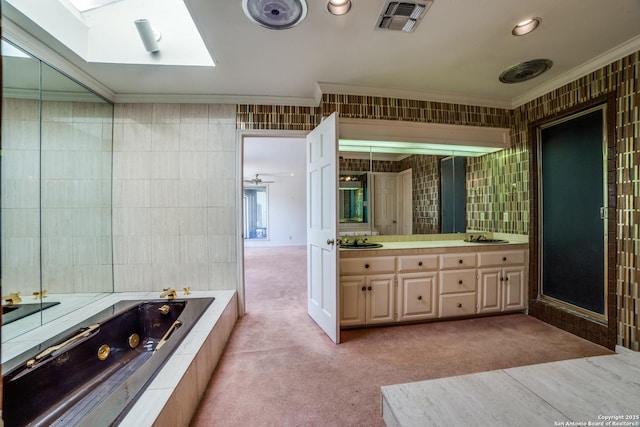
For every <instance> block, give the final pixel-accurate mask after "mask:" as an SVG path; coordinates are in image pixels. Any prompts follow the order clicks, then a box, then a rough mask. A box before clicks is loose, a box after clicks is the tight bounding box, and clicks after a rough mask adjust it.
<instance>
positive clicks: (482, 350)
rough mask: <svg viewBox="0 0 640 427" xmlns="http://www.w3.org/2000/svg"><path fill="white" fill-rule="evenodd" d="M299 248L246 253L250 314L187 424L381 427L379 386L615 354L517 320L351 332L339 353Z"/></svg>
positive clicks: (541, 325) (514, 317) (532, 321)
mask: <svg viewBox="0 0 640 427" xmlns="http://www.w3.org/2000/svg"><path fill="white" fill-rule="evenodd" d="M305 250H306V249H305V248H304V247H284V248H247V249H246V250H245V276H246V300H247V315H246V316H245V317H243V318H241V319H239V320H238V323H237V325H236V327H235V329H234V331H233V333H232V336H231V338H230V341H229V344H228V345H227V348H226V349H225V352H224V354H223V357H222V359H221V361H220V364H219V366H218V368H217V370H216V372H215V373H214V375H213V377H212V378H211V383H210V384H209V388H208V390H207V392H206V393H205V396H204V397H203V399H202V402H201V404H200V407H199V409H198V412H197V413H196V415H195V416H194V419H193V420H192V425H193V426H222V427H227V426H229V427H230V426H243V427H249V426H340V427H342V426H383V425H384V423H383V421H382V418H381V416H380V386H383V385H390V384H399V383H405V382H412V381H420V380H425V379H431V378H440V377H447V376H453V375H461V374H467V373H473V372H481V371H488V370H493V369H503V368H509V367H514V366H523V365H530V364H535V363H543V362H550V361H555V360H562V359H570V358H577V357H587V356H594V355H604V354H611V352H610V351H609V350H607V349H606V348H604V347H600V346H598V345H596V344H592V343H590V342H588V341H585V340H583V339H581V338H578V337H576V336H574V335H571V334H569V333H567V332H564V331H562V330H559V329H556V328H554V327H552V326H550V325H547V324H545V323H542V322H540V321H538V320H536V319H533V318H532V317H529V316H526V315H523V314H510V315H503V316H491V317H482V318H476V319H465V320H455V321H444V322H432V323H424V324H416V325H404V326H391V327H378V328H366V329H357V330H348V331H343V332H342V341H343V343H342V344H339V345H337V346H336V345H334V344H333V343H332V342H331V341H330V340H329V339H328V338H327V337H326V336H325V335H324V333H323V332H322V331H321V330H320V329H319V328H318V327H317V326H316V325H315V323H313V321H312V320H311V319H310V318H309V317H308V315H307V313H306V252H305Z"/></svg>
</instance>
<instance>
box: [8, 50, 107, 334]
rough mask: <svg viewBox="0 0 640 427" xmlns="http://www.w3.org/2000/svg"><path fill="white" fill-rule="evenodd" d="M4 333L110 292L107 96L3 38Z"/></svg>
mask: <svg viewBox="0 0 640 427" xmlns="http://www.w3.org/2000/svg"><path fill="white" fill-rule="evenodd" d="M2 61H3V67H2V83H3V87H2V139H1V141H2V157H1V163H0V168H1V179H0V192H1V200H0V203H1V205H0V208H1V209H0V220H1V224H2V226H1V230H0V232H1V245H2V248H1V252H2V257H1V263H2V265H1V273H2V340H3V342H5V341H7V340H10V339H12V338H15V337H16V336H19V335H20V334H22V333H23V332H25V331H27V330H30V329H33V328H36V327H38V326H40V325H42V324H43V323H46V322H48V321H51V320H53V319H55V318H58V317H59V316H62V315H64V314H67V313H69V312H70V311H73V310H76V309H78V308H80V307H82V306H84V305H85V304H87V303H88V302H92V301H94V300H95V299H96V298H99V297H101V296H104V295H106V294H107V293H110V292H113V262H112V240H111V234H112V233H111V176H112V170H111V165H112V162H111V159H112V139H113V138H112V132H113V105H112V104H111V103H109V102H107V101H105V100H104V99H102V98H101V97H99V96H97V95H95V94H94V93H92V92H91V91H89V90H88V89H86V88H85V87H84V86H82V85H80V84H79V83H77V82H75V81H74V80H72V79H70V78H69V77H67V76H65V75H64V74H62V73H61V72H59V71H57V70H55V69H54V68H52V67H50V66H48V65H47V64H45V63H44V62H42V61H40V60H39V59H37V58H35V57H33V56H32V55H30V54H29V53H28V52H26V51H24V50H22V49H20V48H18V47H17V46H15V45H12V44H11V43H9V42H7V41H5V40H4V39H3V40H2Z"/></svg>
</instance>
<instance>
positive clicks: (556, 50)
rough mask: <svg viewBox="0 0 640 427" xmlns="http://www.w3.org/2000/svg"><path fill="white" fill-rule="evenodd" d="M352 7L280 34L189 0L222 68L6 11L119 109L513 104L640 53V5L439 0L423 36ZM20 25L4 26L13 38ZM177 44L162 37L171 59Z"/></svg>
mask: <svg viewBox="0 0 640 427" xmlns="http://www.w3.org/2000/svg"><path fill="white" fill-rule="evenodd" d="M6 1H8V0H3V5H2V6H3V13H5V5H6ZM47 1H53V0H47ZM56 1H57V0H56ZM140 1H142V0H140ZM148 1H150V2H153V0H148ZM352 1H353V7H352V9H351V11H350V12H349V13H348V14H347V15H345V16H333V15H331V14H329V13H328V12H327V10H326V0H307V4H308V14H307V17H306V18H305V20H304V21H303V22H301V23H300V24H299V25H298V26H296V27H294V28H292V29H288V30H280V31H276V30H269V29H265V28H262V27H260V26H258V25H256V24H255V23H253V22H251V21H250V20H249V19H248V18H247V17H246V16H245V15H244V13H243V10H242V2H241V0H224V1H221V0H216V1H213V0H185V4H186V6H187V9H188V10H189V12H190V14H191V17H192V18H193V21H194V22H195V24H196V26H197V28H198V30H199V32H200V35H201V36H202V39H203V40H204V43H205V45H206V47H207V49H208V51H209V53H210V54H211V55H212V57H213V58H214V59H215V61H216V66H215V67H203V66H188V65H171V66H167V65H154V64H108V63H96V62H87V61H86V60H84V59H82V58H81V57H79V56H78V55H75V54H74V53H73V52H72V51H70V49H68V48H65V47H64V46H63V45H62V44H61V43H60V42H58V41H56V40H54V39H53V38H52V37H51V36H50V35H49V34H48V33H46V32H45V31H43V30H42V29H38V27H36V26H34V25H33V23H32V22H30V20H29V19H27V18H26V17H25V16H23V15H22V14H21V13H16V12H15V11H14V10H12V9H9V10H7V11H6V13H9V14H10V16H9V18H10V21H13V23H15V24H16V26H17V27H19V28H23V29H25V30H26V31H27V32H28V33H31V34H33V35H35V37H36V38H38V39H39V40H41V41H42V42H44V43H45V44H46V45H47V46H49V47H51V48H53V49H54V50H56V51H57V52H58V53H60V54H61V55H63V56H64V57H66V58H67V59H68V60H69V61H71V62H72V63H73V64H75V66H77V67H78V68H79V69H80V70H82V71H84V72H86V73H88V74H89V75H90V76H92V77H93V78H94V79H95V80H96V81H97V82H99V84H98V85H102V86H101V88H102V89H103V92H106V93H103V95H106V96H107V97H109V98H110V99H112V100H114V101H116V102H139V101H154V102H170V101H171V100H176V101H184V100H189V99H191V100H192V101H194V102H262V103H267V104H297V105H317V104H318V102H319V100H320V95H321V93H322V92H325V93H353V94H365V95H367V94H368V95H383V96H399V97H403V98H411V99H429V100H442V101H450V102H457V103H465V104H471V105H487V106H500V107H506V108H510V107H513V106H515V105H520V104H522V103H524V102H526V101H528V100H530V99H533V98H534V97H536V96H539V95H541V94H543V93H545V92H547V91H549V90H552V89H554V88H556V87H558V86H560V85H561V84H564V83H566V82H568V81H572V80H574V79H575V78H577V77H579V76H580V75H584V74H585V73H587V72H590V71H592V70H594V69H597V68H599V67H600V66H602V65H605V64H607V63H609V62H611V61H612V60H615V59H618V58H619V57H622V56H624V55H626V54H628V53H631V52H635V51H637V50H639V49H640V24H639V23H640V0H608V1H603V0H535V1H534V0H482V1H478V0H475V1H473V0H434V2H433V5H432V6H431V8H430V9H429V10H428V12H427V14H426V16H425V17H424V19H423V20H422V22H421V24H420V25H419V26H418V28H417V29H416V31H415V32H413V33H402V32H387V31H381V30H376V29H374V27H375V24H376V20H377V17H378V15H379V14H380V12H381V10H382V8H383V5H384V4H385V0H352ZM116 4H119V5H120V6H118V7H121V6H122V4H126V2H122V3H116ZM107 7H112V6H107ZM6 13H5V15H6ZM529 16H537V17H540V18H542V24H541V26H540V27H539V28H538V30H536V31H535V32H533V33H531V34H529V35H526V36H522V37H515V36H512V35H511V29H512V27H513V26H514V25H515V24H516V23H517V22H519V21H521V20H523V19H524V18H526V17H529ZM149 18H150V19H152V18H153V17H152V16H151V17H149ZM5 28H8V32H7V31H4V30H5ZM11 28H12V22H7V25H5V21H4V20H3V32H4V33H5V35H7V34H8V36H9V37H11ZM131 28H133V23H132V22H130V19H129V18H128V17H127V20H126V21H125V22H122V23H119V24H114V25H113V26H112V30H111V31H112V32H113V33H114V39H115V38H117V39H118V40H121V38H120V36H121V34H120V33H121V32H123V31H130V29H131ZM133 34H134V37H137V34H135V33H133ZM116 36H117V37H116ZM170 37H171V34H169V33H164V32H163V39H162V40H161V41H160V48H161V52H162V48H163V43H167V44H168V43H170ZM122 43H123V42H122V41H120V42H118V43H112V48H113V49H114V50H115V51H117V50H118V49H120V48H121V46H122V45H123V44H122ZM130 43H132V44H133V43H135V44H137V45H139V44H140V41H139V40H137V39H136V40H132V41H131V42H130ZM140 49H141V51H142V53H141V54H144V55H147V54H146V52H144V51H143V50H142V47H141V45H140ZM185 49H186V47H185ZM535 58H548V59H551V60H552V61H553V63H554V65H553V67H552V68H551V70H550V71H548V72H547V73H545V74H543V75H541V76H539V77H537V78H535V79H533V80H530V81H528V82H524V83H517V84H503V83H500V82H499V81H498V76H499V74H500V73H501V72H502V71H503V70H504V69H506V68H508V67H509V66H511V65H514V64H516V63H519V62H522V61H526V60H531V59H535Z"/></svg>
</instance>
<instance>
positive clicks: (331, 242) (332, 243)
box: [327, 239, 336, 245]
mask: <svg viewBox="0 0 640 427" xmlns="http://www.w3.org/2000/svg"><path fill="white" fill-rule="evenodd" d="M335 243H336V241H335V240H333V239H327V245H334V244H335Z"/></svg>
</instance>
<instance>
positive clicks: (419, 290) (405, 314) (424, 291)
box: [398, 271, 438, 321]
mask: <svg viewBox="0 0 640 427" xmlns="http://www.w3.org/2000/svg"><path fill="white" fill-rule="evenodd" d="M437 277H438V276H437V275H436V272H435V271H434V272H431V273H413V274H399V275H398V320H399V321H409V320H421V319H430V318H434V317H436V315H437V311H436V301H437V300H436V290H437V288H438V286H437Z"/></svg>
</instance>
